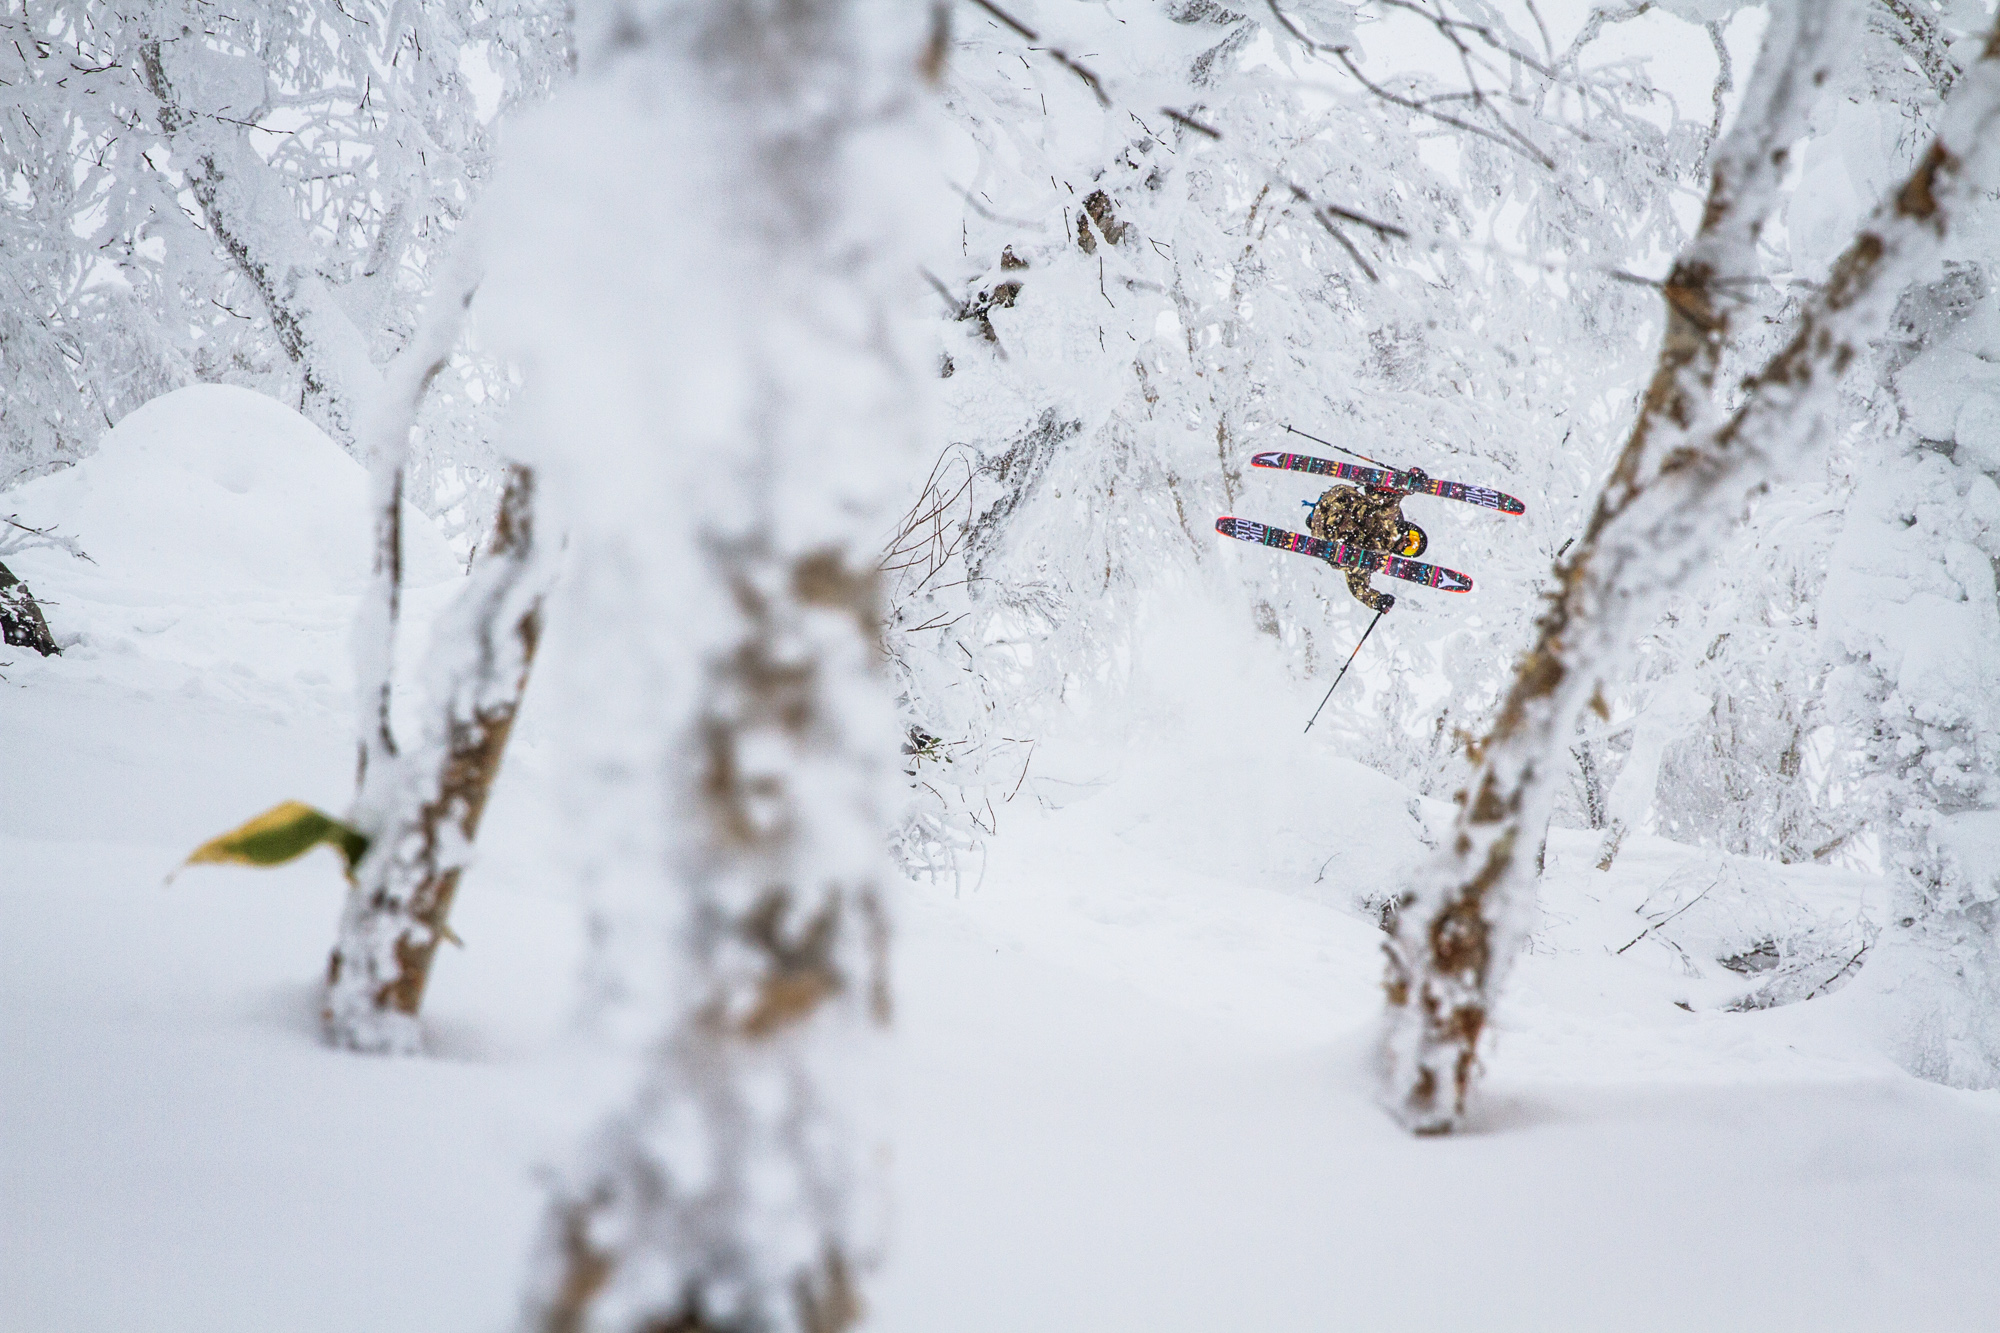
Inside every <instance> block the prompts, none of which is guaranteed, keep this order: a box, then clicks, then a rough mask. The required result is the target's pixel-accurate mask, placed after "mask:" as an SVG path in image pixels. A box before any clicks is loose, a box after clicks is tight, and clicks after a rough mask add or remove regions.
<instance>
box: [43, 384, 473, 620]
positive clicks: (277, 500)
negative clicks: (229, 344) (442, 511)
mask: <svg viewBox="0 0 2000 1333" xmlns="http://www.w3.org/2000/svg"><path fill="white" fill-rule="evenodd" d="M6 508H7V509H8V510H10V511H12V512H14V513H15V514H16V516H17V517H18V520H19V521H20V522H22V523H26V524H30V525H32V526H35V527H54V528H56V529H58V530H59V531H61V532H62V533H63V534H64V535H66V536H70V537H74V538H76V539H77V541H78V542H79V543H80V544H81V545H82V547H83V549H84V550H85V551H87V552H89V553H90V556H91V558H92V559H93V560H95V561H96V562H97V565H98V569H99V571H101V573H102V574H103V575H104V576H105V577H106V578H107V579H108V580H111V581H115V582H118V583H122V584H125V585H128V586H136V587H140V588H151V589H168V588H171V589H174V590H175V591H176V592H178V593H180V594H182V595H184V596H186V595H193V596H200V595H202V594H205V593H210V594H214V593H220V594H228V593H241V592H246V591H261V592H282V593H290V594H299V595H324V594H329V593H352V592H358V591H359V590H360V589H361V587H362V586H363V585H364V583H365V582H366V580H367V577H368V572H369V564H370V552H369V534H370V530H371V527H372V524H371V523H370V519H369V513H368V474H367V472H366V470H365V469H363V468H362V467H361V465H360V464H359V463H356V462H355V461H354V460H353V459H352V458H350V457H348V455H347V454H346V453H345V452H344V451H343V450H342V449H341V448H340V446H339V445H337V444H335V443H334V442H333V441H332V440H331V439H329V438H328V437H327V436H326V434H325V433H324V432H322V431H321V430H320V429H319V428H318V427H317V426H315V425H313V424H312V423H311V422H310V421H307V420H306V419H305V418H304V417H302V416H300V415H299V414H298V413H297V412H295V411H293V410H292V409H291V408H289V407H286V406H285V405H284V404H282V403H279V402H276V401H274V400H272V399H270V398H266V397H264V396H263V395H262V394H258V393H253V392H251V391H250V390H248V389H239V388H233V387H230V386H227V385H220V384H197V385H191V386H189V387H188V388H185V389H177V390H175V391H174V392H172V393H170V394H166V395H164V396H162V397H159V398H155V399H154V400H153V401H152V402H150V403H147V404H146V405H145V406H144V407H141V408H140V409H139V410H138V411H136V412H133V413H132V414H131V415H129V416H127V417H126V418H125V419H124V420H123V421H120V422H119V423H118V424H117V425H116V426H114V427H113V428H112V429H111V430H110V431H108V432H107V433H106V434H105V436H104V438H103V440H102V441H101V442H100V443H99V445H98V449H97V452H96V453H94V454H92V455H91V456H90V457H89V458H86V459H84V460H83V461H82V462H80V463H78V464H77V465H76V466H75V467H73V468H69V469H67V470H66V471H63V472H59V473H56V474H54V475H53V476H48V477H42V478H39V479H37V480H35V481H31V482H28V483H27V484H25V485H23V486H21V487H20V488H19V489H17V490H16V491H14V492H13V493H12V494H10V495H9V496H8V497H7V500H6ZM403 548H404V549H403V569H404V578H405V581H406V582H408V583H409V584H411V585H413V586H419V587H421V586H425V585H428V584H432V583H437V582H440V581H442V580H444V579H447V578H450V577H452V576H453V575H454V574H455V573H457V570H456V568H455V565H454V562H453V560H452V558H451V554H450V551H449V549H448V548H447V547H446V545H445V542H444V539H443V538H442V537H441V536H439V534H438V532H437V529H436V528H435V527H434V526H433V525H432V524H431V522H430V520H429V519H427V518H425V517H424V516H423V515H421V514H418V513H416V512H414V511H411V510H407V509H406V510H405V512H404V520H403Z"/></svg>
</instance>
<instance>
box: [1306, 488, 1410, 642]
mask: <svg viewBox="0 0 2000 1333" xmlns="http://www.w3.org/2000/svg"><path fill="white" fill-rule="evenodd" d="M1408 529H1409V523H1408V521H1407V520H1406V519H1404V517H1403V497H1402V496H1400V495H1378V494H1376V493H1375V492H1373V491H1360V490H1356V489H1355V488H1354V487H1352V486H1334V487H1330V488H1329V489H1328V490H1327V492H1326V493H1325V494H1324V495H1322V496H1320V497H1319V503H1318V504H1316V505H1314V506H1313V511H1312V517H1311V518H1310V519H1308V520H1307V521H1306V531H1307V532H1308V533H1310V534H1311V535H1313V536H1315V537H1320V538H1324V539H1325V540H1327V541H1337V542H1346V543H1347V544H1348V545H1350V546H1359V547H1361V548H1362V549H1363V550H1366V551H1380V552H1381V553H1382V554H1384V555H1394V554H1395V553H1396V552H1397V551H1400V550H1401V549H1402V548H1403V534H1404V533H1405V532H1406V531H1407V530H1408ZM1340 572H1341V573H1342V574H1344V575H1346V576H1347V590H1348V591H1349V592H1351V593H1353V594H1354V600H1355V601H1357V602H1359V603H1361V604H1362V605H1363V606H1365V607H1367V608H1368V609H1369V610H1370V611H1380V610H1382V609H1383V607H1382V600H1383V594H1382V593H1379V592H1377V591H1375V589H1374V588H1372V587H1370V586H1369V584H1368V572H1367V571H1366V570H1360V569H1343V570H1341V571H1340Z"/></svg>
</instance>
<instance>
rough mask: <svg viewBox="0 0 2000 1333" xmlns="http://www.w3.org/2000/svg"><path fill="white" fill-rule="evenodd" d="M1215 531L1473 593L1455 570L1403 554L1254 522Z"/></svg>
mask: <svg viewBox="0 0 2000 1333" xmlns="http://www.w3.org/2000/svg"><path fill="white" fill-rule="evenodd" d="M1215 530H1216V531H1217V532H1219V533H1221V534H1222V535H1223V536H1225V537H1234V538H1236V540H1237V541H1240V542H1256V543H1258V544H1259V545H1262V546H1275V547H1277V548H1278V549H1279V550H1280V551H1295V552H1297V553H1298V554H1300V555H1309V556H1311V557H1312V558H1313V559H1315V560H1326V561H1330V562H1332V563H1333V564H1336V565H1339V566H1340V567H1342V568H1343V569H1365V570H1367V571H1368V572H1369V573H1371V574H1387V575H1388V576H1389V577H1390V578H1392V579H1402V580H1404V581H1405V582H1407V583H1421V584H1423V585H1424V586H1425V587H1426V588H1436V589H1438V590H1439V591H1440V592H1470V591H1472V580H1471V579H1469V578H1467V577H1466V576H1465V575H1463V574H1461V573H1459V572H1458V571H1457V570H1455V569H1446V568H1445V567H1444V566H1442V565H1427V564H1424V563H1423V562H1422V561H1420V560H1405V559H1404V558H1403V557H1402V556H1400V555H1384V554H1382V552H1380V551H1364V550H1362V549H1361V548H1360V547H1359V546H1349V545H1348V544H1347V543H1346V542H1330V541H1325V540H1322V539H1321V538H1318V537H1308V536H1306V535H1305V534H1304V533H1303V532H1287V531H1285V530H1284V529H1283V528H1271V527H1266V526H1265V525H1263V524H1262V523H1259V522H1256V521H1255V520H1253V519H1247V518H1218V519H1216V520H1215Z"/></svg>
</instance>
